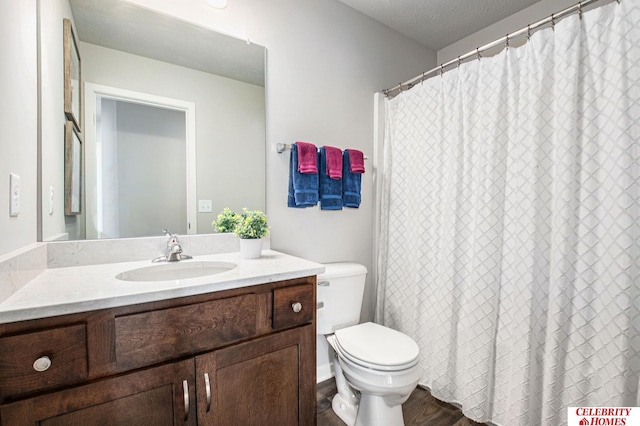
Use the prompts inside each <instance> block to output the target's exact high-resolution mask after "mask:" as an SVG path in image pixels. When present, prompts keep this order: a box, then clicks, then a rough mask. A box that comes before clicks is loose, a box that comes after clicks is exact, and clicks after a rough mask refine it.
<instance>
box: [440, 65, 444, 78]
mask: <svg viewBox="0 0 640 426" xmlns="http://www.w3.org/2000/svg"><path fill="white" fill-rule="evenodd" d="M442 74H444V64H440V77H442Z"/></svg>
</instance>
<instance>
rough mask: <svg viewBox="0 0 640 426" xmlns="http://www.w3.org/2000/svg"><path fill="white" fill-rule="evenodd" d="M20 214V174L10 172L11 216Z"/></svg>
mask: <svg viewBox="0 0 640 426" xmlns="http://www.w3.org/2000/svg"><path fill="white" fill-rule="evenodd" d="M19 214H20V176H18V175H16V174H13V173H9V216H18V215H19Z"/></svg>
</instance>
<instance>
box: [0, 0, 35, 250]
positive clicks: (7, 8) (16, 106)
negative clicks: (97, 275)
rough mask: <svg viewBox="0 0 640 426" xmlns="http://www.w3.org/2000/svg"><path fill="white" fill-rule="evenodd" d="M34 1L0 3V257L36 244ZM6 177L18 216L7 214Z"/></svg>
mask: <svg viewBox="0 0 640 426" xmlns="http://www.w3.org/2000/svg"><path fill="white" fill-rule="evenodd" d="M36 19H37V16H36V4H35V2H34V1H2V2H0V40H2V43H0V58H2V59H1V60H2V65H0V93H2V102H0V128H1V129H2V131H1V132H0V256H2V255H3V254H6V253H9V252H12V251H14V250H17V249H19V248H22V247H25V246H27V245H30V244H32V243H35V242H36V238H37V237H36V234H37V227H36V225H37V212H36V208H37V207H36V205H37V136H38V134H37V131H38V116H37V101H38V99H37V81H38V80H37V39H36V37H37V33H36ZM9 173H15V174H17V175H19V176H20V179H21V182H20V186H21V189H20V191H21V207H20V209H21V212H20V214H19V215H18V216H17V217H10V216H9Z"/></svg>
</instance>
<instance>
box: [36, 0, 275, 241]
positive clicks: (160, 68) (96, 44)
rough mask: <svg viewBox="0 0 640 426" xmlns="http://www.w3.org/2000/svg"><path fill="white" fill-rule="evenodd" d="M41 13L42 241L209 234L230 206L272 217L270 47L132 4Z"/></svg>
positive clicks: (47, 5)
mask: <svg viewBox="0 0 640 426" xmlns="http://www.w3.org/2000/svg"><path fill="white" fill-rule="evenodd" d="M39 8H40V22H39V25H40V56H41V64H42V65H41V73H40V78H41V87H42V90H41V93H40V104H41V133H42V138H41V144H40V160H41V168H40V169H41V170H40V171H41V205H42V212H41V218H42V224H41V225H42V226H41V239H42V240H44V241H51V240H63V239H83V238H122V237H137V236H150V235H161V229H162V228H169V229H170V230H171V231H172V232H175V233H181V234H193V233H210V232H213V229H212V226H211V222H212V221H213V220H214V219H215V216H216V214H217V213H218V212H219V211H220V210H222V209H223V208H224V207H225V206H228V207H230V208H231V209H235V210H240V209H242V207H248V208H250V209H260V210H264V209H265V160H264V153H265V101H264V74H265V53H266V52H265V49H264V48H263V47H260V46H257V45H254V44H251V43H247V42H245V41H243V40H238V39H235V38H232V37H228V36H224V35H221V34H218V33H216V32H213V31H210V30H208V29H204V28H201V27H198V26H195V25H192V24H189V23H185V22H182V21H179V20H177V19H174V18H171V17H168V16H165V15H162V14H158V13H155V12H152V11H149V10H146V9H143V8H140V7H138V6H135V5H132V4H129V3H127V2H124V1H118V0H58V1H55V2H49V1H40V2H39ZM63 18H69V19H71V20H72V21H73V25H74V27H75V30H76V36H77V38H78V40H79V50H80V57H81V60H82V79H83V82H84V86H83V93H82V97H83V98H82V99H83V108H84V113H83V123H82V133H81V138H82V141H83V153H84V156H85V158H84V170H83V173H82V176H83V185H82V197H81V203H82V208H81V213H80V214H79V215H75V216H67V215H64V210H63V209H62V208H59V201H60V202H61V201H62V195H63V192H64V181H63V176H64V170H63V169H64V164H63V162H62V161H60V160H59V159H61V158H63V155H64V144H63V142H64V141H63V136H64V135H60V137H58V135H57V134H56V133H57V129H59V128H60V126H61V125H63V123H64V117H63V116H64V114H63V112H62V109H61V104H60V103H59V102H58V100H59V98H60V97H61V96H62V93H61V92H59V91H58V89H57V87H58V86H59V84H58V82H59V81H60V80H59V79H58V77H59V76H58V75H57V74H58V69H59V68H60V67H61V64H62V57H58V56H59V55H58V53H59V52H58V50H61V48H62V47H61V42H60V46H58V40H59V37H58V33H59V34H60V38H61V34H62V20H63ZM58 27H59V28H58ZM60 99H61V98H60ZM105 112H108V114H105ZM61 116H62V117H61ZM58 133H59V132H58ZM156 228H157V229H156Z"/></svg>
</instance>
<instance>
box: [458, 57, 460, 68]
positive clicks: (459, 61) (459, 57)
mask: <svg viewBox="0 0 640 426" xmlns="http://www.w3.org/2000/svg"><path fill="white" fill-rule="evenodd" d="M458 68H460V56H458Z"/></svg>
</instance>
